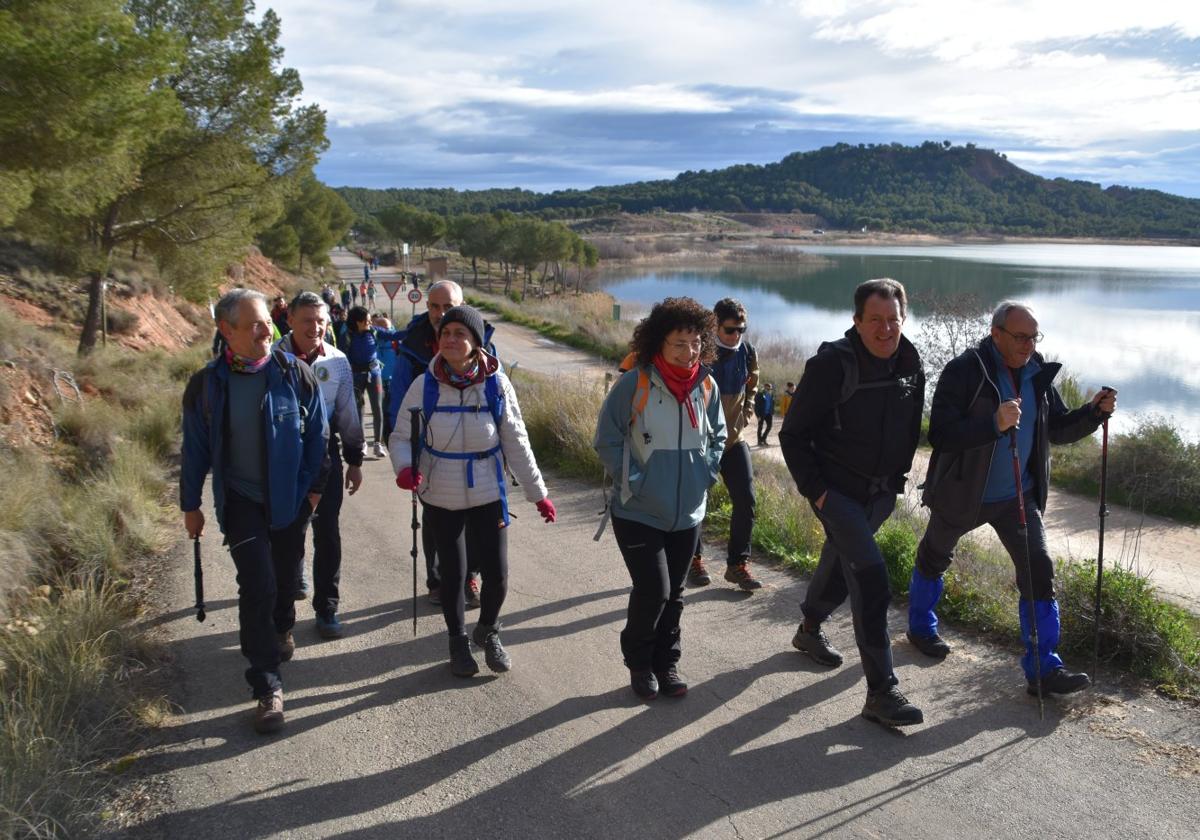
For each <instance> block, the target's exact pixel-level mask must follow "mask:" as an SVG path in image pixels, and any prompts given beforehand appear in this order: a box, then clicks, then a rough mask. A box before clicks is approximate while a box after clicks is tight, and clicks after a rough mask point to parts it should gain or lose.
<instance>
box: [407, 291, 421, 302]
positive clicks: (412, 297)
mask: <svg viewBox="0 0 1200 840" xmlns="http://www.w3.org/2000/svg"><path fill="white" fill-rule="evenodd" d="M408 302H409V303H412V304H418V303H420V302H421V290H420V289H409V291H408Z"/></svg>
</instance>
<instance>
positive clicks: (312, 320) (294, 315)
mask: <svg viewBox="0 0 1200 840" xmlns="http://www.w3.org/2000/svg"><path fill="white" fill-rule="evenodd" d="M327 312H328V310H326V308H325V307H324V306H301V307H300V308H299V309H297V310H296V311H294V312H290V311H289V312H288V326H289V327H291V330H292V347H293V349H295V350H296V352H297V353H300V354H302V355H305V356H307V355H308V354H309V353H311V352H313V351H314V350H316V349H317V348H318V347H319V346H320V345H321V342H322V341H323V340H324V339H325V328H326V327H327V326H329V315H328V314H327Z"/></svg>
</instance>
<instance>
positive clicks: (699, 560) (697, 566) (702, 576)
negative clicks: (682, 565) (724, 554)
mask: <svg viewBox="0 0 1200 840" xmlns="http://www.w3.org/2000/svg"><path fill="white" fill-rule="evenodd" d="M687 583H688V586H693V587H695V586H708V585H709V584H710V583H712V575H710V574H709V573H708V569H706V568H704V558H703V557H701V556H700V555H699V554H697V555H696V556H695V557H693V558H692V565H691V566H689V567H688V573H687Z"/></svg>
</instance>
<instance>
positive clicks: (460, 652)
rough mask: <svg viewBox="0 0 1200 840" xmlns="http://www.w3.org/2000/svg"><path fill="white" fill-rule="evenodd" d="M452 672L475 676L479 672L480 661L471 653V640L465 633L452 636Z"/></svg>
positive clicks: (457, 675) (459, 675) (459, 674)
mask: <svg viewBox="0 0 1200 840" xmlns="http://www.w3.org/2000/svg"><path fill="white" fill-rule="evenodd" d="M450 673H452V674H454V676H456V677H473V676H475V675H476V674H478V673H479V663H478V662H476V661H475V657H474V656H472V655H471V640H470V639H469V638H467V635H466V634H465V633H464V634H463V635H461V636H451V637H450Z"/></svg>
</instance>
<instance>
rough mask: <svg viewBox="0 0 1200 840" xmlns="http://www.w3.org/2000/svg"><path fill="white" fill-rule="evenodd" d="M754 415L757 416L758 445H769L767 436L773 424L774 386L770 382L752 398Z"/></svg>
mask: <svg viewBox="0 0 1200 840" xmlns="http://www.w3.org/2000/svg"><path fill="white" fill-rule="evenodd" d="M754 416H755V417H757V418H758V445H759V446H770V445H771V444H769V443H767V436H768V435H770V434H771V426H773V425H774V424H775V386H774V385H772V384H771V383H770V382H768V383H767V384H766V385H764V386H763V388H762V390H761V391H759V392H758V396H756V397H755V398H754Z"/></svg>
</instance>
